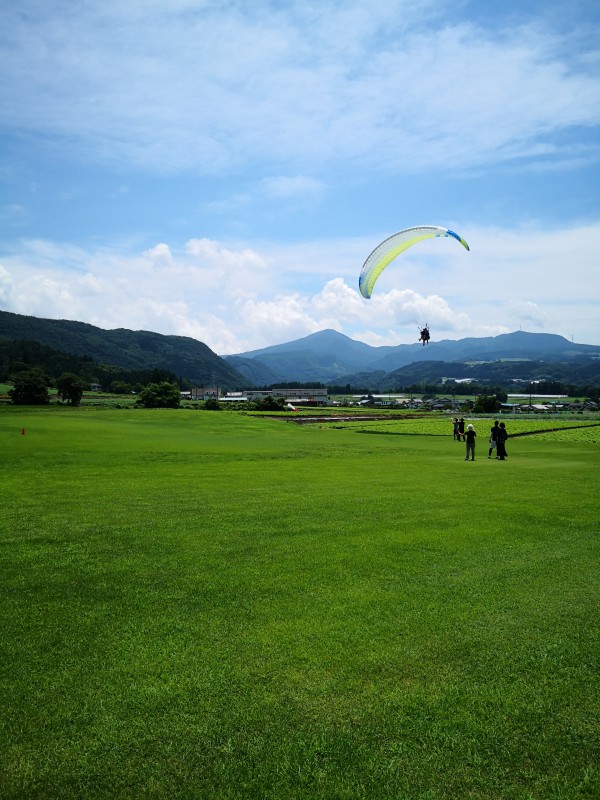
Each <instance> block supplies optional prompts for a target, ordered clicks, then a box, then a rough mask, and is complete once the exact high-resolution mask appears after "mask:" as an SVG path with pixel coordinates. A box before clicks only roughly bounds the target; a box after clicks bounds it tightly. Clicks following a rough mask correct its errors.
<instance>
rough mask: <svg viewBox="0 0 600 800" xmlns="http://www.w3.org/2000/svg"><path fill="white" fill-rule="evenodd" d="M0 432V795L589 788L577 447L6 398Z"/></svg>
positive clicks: (582, 500) (594, 524) (270, 798)
mask: <svg viewBox="0 0 600 800" xmlns="http://www.w3.org/2000/svg"><path fill="white" fill-rule="evenodd" d="M22 429H24V430H25V435H23V434H22V433H21V431H22ZM423 432H426V431H425V428H423ZM0 441H1V445H2V446H1V450H0V470H1V486H2V514H1V516H0V532H1V535H2V549H1V553H2V564H1V567H2V583H1V592H2V605H1V614H2V619H1V626H0V637H1V639H0V641H1V643H2V663H1V667H0V670H1V675H2V682H1V685H0V694H1V697H2V714H1V715H0V731H1V734H0V760H1V763H2V778H1V782H0V797H2V798H14V800H17V799H18V800H22V799H26V800H29V799H30V798H48V800H50V799H51V800H56V799H59V800H63V798H65V799H66V800H69V799H70V798H82V799H83V798H86V800H88V799H94V798H107V799H108V798H110V799H111V800H112V799H113V798H117V799H119V800H121V798H123V799H124V798H169V799H171V798H186V799H189V800H199V799H200V798H210V799H211V800H213V799H215V800H219V799H223V800H225V799H227V800H230V799H231V800H233V798H265V800H279V798H285V799H286V800H287V799H288V798H289V799H293V800H307V799H310V800H312V798H323V799H325V798H327V800H329V799H331V800H338V798H373V799H374V800H387V798H389V799H390V800H392V798H393V799H394V800H403V799H404V798H406V799H407V800H409V799H412V798H422V799H423V800H438V799H439V800H448V799H452V798H456V800H459V799H460V800H464V798H477V799H478V800H479V799H481V800H484V799H485V800H491V799H492V798H497V799H498V800H511V799H512V798H515V800H516V799H517V798H518V799H519V800H546V799H547V798H556V800H559V798H560V800H570V799H571V798H595V797H598V796H599V795H600V778H599V775H598V768H597V764H598V756H599V752H598V728H597V720H598V717H599V715H598V711H599V709H598V680H597V676H598V674H599V672H598V652H599V647H598V645H599V636H598V527H599V526H598V500H597V498H598V493H599V491H598V490H599V480H598V466H599V458H598V453H599V451H598V444H597V443H596V442H595V441H592V440H586V441H577V440H576V438H574V439H572V440H571V439H569V437H568V432H567V431H565V432H564V433H563V439H561V440H556V439H553V438H552V436H551V435H547V434H544V435H542V437H537V436H524V437H519V438H516V439H513V440H509V459H508V460H507V461H506V462H503V463H500V462H497V461H493V460H492V461H488V460H487V459H486V458H484V455H486V453H484V452H482V451H483V450H485V449H486V448H485V443H483V444H481V446H480V452H478V454H477V456H478V460H477V461H476V462H475V463H471V462H469V463H465V462H464V460H463V458H464V445H463V444H462V443H457V442H454V441H453V440H452V436H451V435H448V436H447V437H446V438H444V437H442V436H424V435H419V434H418V431H417V432H415V433H414V434H411V435H408V434H407V435H403V436H387V435H379V436H365V435H361V434H360V433H359V432H357V431H356V430H355V429H353V428H352V427H349V428H339V427H334V428H323V427H318V426H299V425H294V424H291V423H289V422H287V423H286V422H285V421H283V420H278V419H260V418H257V417H255V416H249V415H245V414H238V413H235V412H200V411H190V410H183V409H182V410H178V411H144V410H139V409H138V410H136V409H122V410H118V409H117V410H109V409H106V410H94V409H67V408H60V407H52V408H45V409H22V408H21V409H20V408H15V407H10V406H8V407H0Z"/></svg>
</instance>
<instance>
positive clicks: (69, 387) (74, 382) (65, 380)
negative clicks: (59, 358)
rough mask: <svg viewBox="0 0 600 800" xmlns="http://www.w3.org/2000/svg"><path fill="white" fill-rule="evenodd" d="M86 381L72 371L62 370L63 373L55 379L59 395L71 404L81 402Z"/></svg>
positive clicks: (86, 384) (75, 404)
mask: <svg viewBox="0 0 600 800" xmlns="http://www.w3.org/2000/svg"><path fill="white" fill-rule="evenodd" d="M88 385H89V384H88V382H87V381H86V380H84V379H83V378H80V377H79V376H77V375H74V374H73V373H72V372H63V374H62V375H61V376H60V377H59V378H57V379H56V388H57V389H58V394H59V397H61V399H62V400H66V401H67V403H69V404H70V405H72V406H78V405H79V403H81V398H82V397H83V393H84V392H85V390H86V389H87V388H88Z"/></svg>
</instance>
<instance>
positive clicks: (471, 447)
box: [465, 425, 477, 461]
mask: <svg viewBox="0 0 600 800" xmlns="http://www.w3.org/2000/svg"><path fill="white" fill-rule="evenodd" d="M476 436H477V434H476V433H475V428H474V427H473V426H472V425H469V426H468V428H467V432H466V434H465V437H466V442H467V445H466V454H465V461H468V460H469V453H471V461H475V437H476Z"/></svg>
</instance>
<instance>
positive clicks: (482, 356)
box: [0, 311, 600, 390]
mask: <svg viewBox="0 0 600 800" xmlns="http://www.w3.org/2000/svg"><path fill="white" fill-rule="evenodd" d="M27 342H30V343H31V342H36V343H39V344H41V345H43V346H44V347H47V348H53V349H54V350H55V351H60V352H62V353H66V354H69V355H72V356H76V357H80V358H85V359H88V360H91V361H93V362H96V363H99V364H109V365H113V366H115V367H119V368H123V369H151V370H152V369H164V370H168V371H170V372H172V373H174V374H175V375H177V376H180V377H182V378H185V379H187V380H188V381H190V382H192V383H195V384H197V385H215V384H218V385H219V386H221V387H222V388H223V389H229V390H231V389H242V388H244V387H247V388H250V387H252V386H272V385H273V384H282V383H286V382H287V383H292V382H298V383H322V384H324V385H329V386H331V385H346V384H350V385H361V386H369V387H370V388H372V389H373V390H378V389H382V388H391V387H399V386H403V385H404V386H406V385H409V384H412V383H423V382H427V383H434V382H438V381H440V380H441V379H443V378H451V379H452V378H453V379H456V380H460V379H467V378H470V379H474V380H478V381H487V382H490V383H500V382H501V383H505V382H507V381H511V380H514V379H516V378H518V379H521V380H523V381H528V380H555V381H564V382H566V383H576V384H583V385H591V386H600V347H598V346H596V345H587V344H576V343H574V342H571V341H569V340H568V339H565V338H564V337H562V336H558V335H556V334H549V333H528V332H525V331H515V332H513V333H508V334H502V335H500V336H493V337H492V336H490V337H483V338H475V337H470V338H466V339H459V340H456V341H455V340H449V339H447V340H442V341H431V342H430V343H429V344H428V345H426V346H423V345H421V344H416V343H415V344H403V345H396V346H383V347H373V346H371V345H368V344H365V343H364V342H359V341H356V340H354V339H351V338H349V337H348V336H345V335H344V334H342V333H339V332H338V331H335V330H324V331H318V332H317V333H313V334H311V335H309V336H305V337H302V338H300V339H296V340H293V341H291V342H286V343H284V344H278V345H272V346H271V347H265V348H262V349H260V350H251V351H248V352H244V353H239V354H237V355H231V356H224V357H222V358H221V357H220V356H218V355H217V354H216V353H214V352H213V351H212V350H211V349H210V348H209V347H208V346H207V345H206V344H203V343H202V342H199V341H197V340H196V339H192V338H190V337H186V336H167V335H163V334H159V333H152V332H150V331H131V330H128V329H125V328H118V329H114V330H104V329H103V328H98V327H95V326H94V325H89V324H87V323H83V322H75V321H70V320H52V319H41V318H38V317H30V316H25V315H21V314H13V313H10V312H7V311H0V360H1V359H4V361H9V360H10V358H11V357H13V358H14V355H12V354H13V353H14V352H15V348H14V346H13V347H12V349H11V348H9V345H14V344H15V343H20V344H21V347H20V352H22V351H23V348H24V347H25V345H26V344H27Z"/></svg>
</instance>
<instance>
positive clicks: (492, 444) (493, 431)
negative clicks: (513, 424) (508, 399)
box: [488, 420, 498, 458]
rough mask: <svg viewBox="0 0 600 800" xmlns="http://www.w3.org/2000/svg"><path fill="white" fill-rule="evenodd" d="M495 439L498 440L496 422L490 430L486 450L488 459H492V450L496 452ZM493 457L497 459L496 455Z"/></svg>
mask: <svg viewBox="0 0 600 800" xmlns="http://www.w3.org/2000/svg"><path fill="white" fill-rule="evenodd" d="M497 439H498V420H496V421H495V422H494V427H493V428H492V429H491V430H490V449H489V450H488V458H491V457H492V450H496V444H497ZM496 453H497V451H496ZM495 457H496V458H498V455H497V454H496V456H495Z"/></svg>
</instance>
